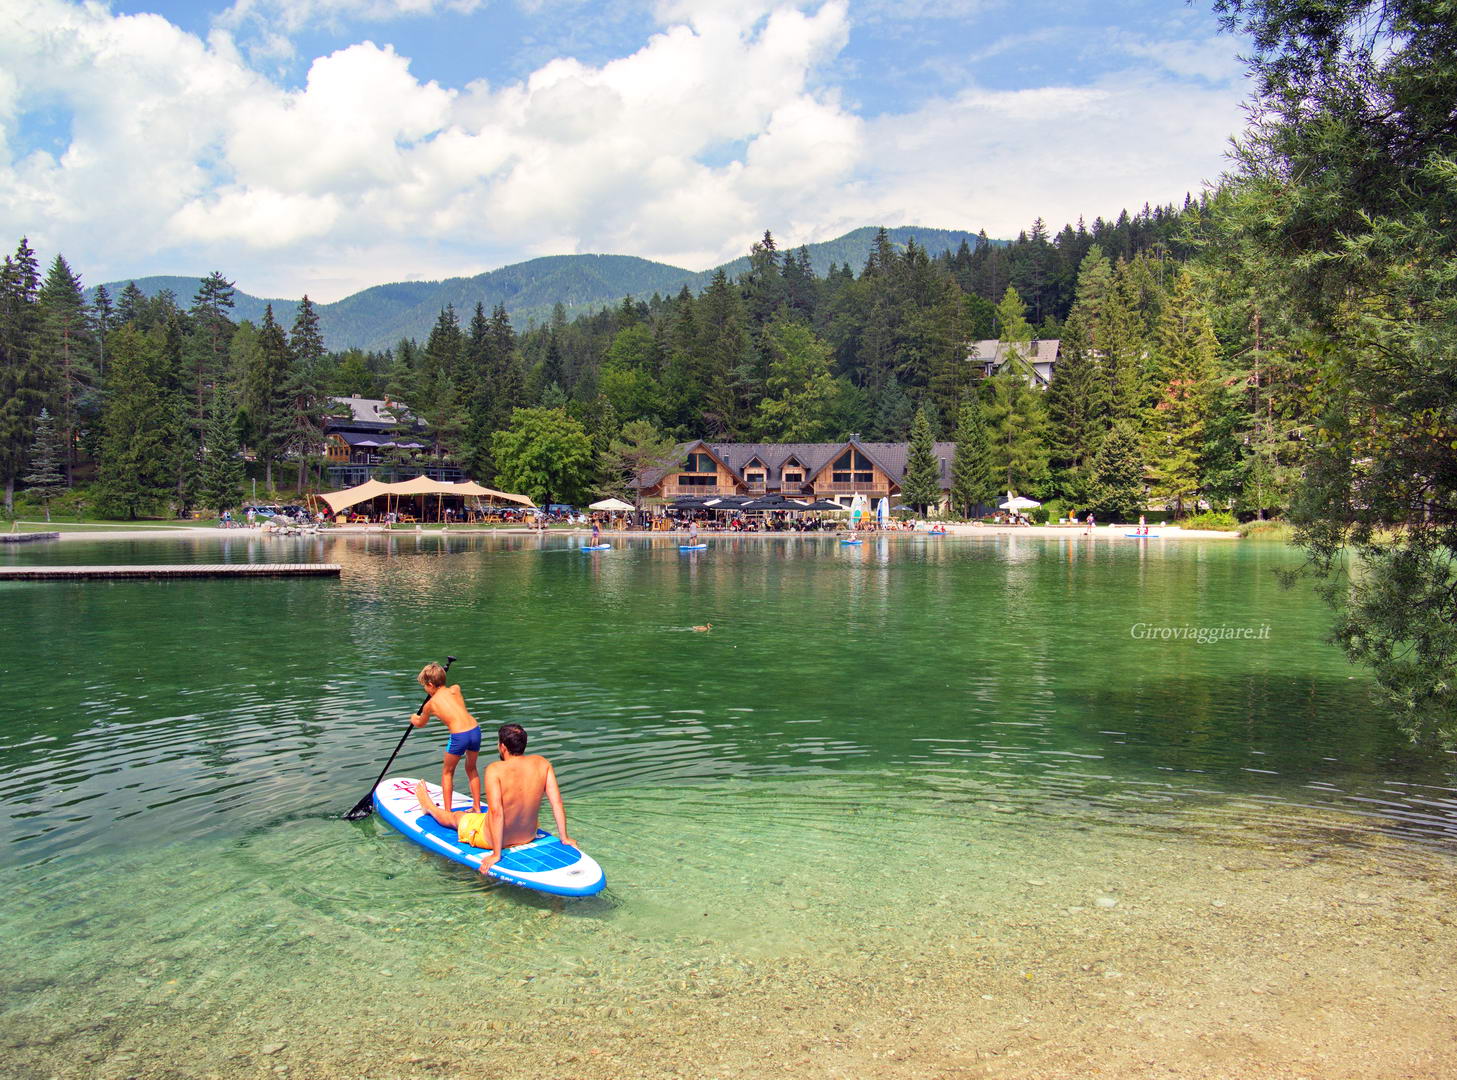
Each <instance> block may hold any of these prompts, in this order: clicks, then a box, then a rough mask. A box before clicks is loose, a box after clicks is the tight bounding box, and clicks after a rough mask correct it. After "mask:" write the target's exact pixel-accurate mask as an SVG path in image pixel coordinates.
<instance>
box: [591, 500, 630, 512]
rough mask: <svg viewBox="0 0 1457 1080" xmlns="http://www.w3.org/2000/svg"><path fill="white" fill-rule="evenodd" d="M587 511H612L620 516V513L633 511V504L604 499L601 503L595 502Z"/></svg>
mask: <svg viewBox="0 0 1457 1080" xmlns="http://www.w3.org/2000/svg"><path fill="white" fill-rule="evenodd" d="M587 509H588V510H610V511H613V512H615V513H619V514H620V513H624V512H626V511H628V510H631V509H632V504H631V503H625V502H623V501H622V500H621V499H603V500H601V501H600V502H594V503H593V504H592V505H591V506H589V507H587Z"/></svg>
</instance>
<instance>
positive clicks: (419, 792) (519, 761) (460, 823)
mask: <svg viewBox="0 0 1457 1080" xmlns="http://www.w3.org/2000/svg"><path fill="white" fill-rule="evenodd" d="M496 752H497V753H498V754H499V755H500V758H501V760H500V761H493V762H491V763H490V764H489V765H487V766H486V810H485V812H484V813H482V812H481V809H480V804H479V801H477V804H476V808H475V809H474V810H470V811H465V810H460V811H453V810H449V809H446V808H444V807H440V806H436V805H435V803H434V801H433V800H431V798H430V791H429V789H428V788H426V786H425V784H424V782H423V781H421V782H420V783H419V784H418V785H416V787H415V797H416V798H417V799H419V800H420V807H421V809H423V810H424V811H425V812H426V813H427V814H429V815H430V816H431V817H433V818H434V819H435V820H436V821H438V822H439V823H440V824H442V825H444V826H445V827H446V828H448V829H454V830H455V834H456V836H457V837H459V838H460V841H461V843H464V844H469V845H471V847H478V848H486V849H488V850H489V851H490V854H489V855H487V856H485V857H484V858H483V859H481V873H483V874H484V873H485V872H486V871H487V870H489V869H490V868H491V867H493V866H495V865H496V863H498V862H500V861H501V851H502V850H503V849H504V848H509V847H515V846H516V845H517V844H529V843H530V842H531V841H532V840H535V839H536V830H537V829H538V828H540V815H541V800H542V798H543V797H545V798H546V801H547V802H549V803H550V804H551V814H552V817H554V818H555V819H556V832H557V839H559V840H560V841H561V842H562V843H563V844H566V845H567V846H568V847H576V846H577V844H576V841H574V840H573V839H572V838H571V837H570V836H568V835H567V812H566V809H565V808H564V807H563V806H562V793H561V789H560V788H559V787H557V782H556V770H554V769H553V768H552V767H551V762H550V761H547V760H546V758H544V757H542V756H541V755H540V754H528V753H527V752H526V729H525V728H523V727H522V726H521V725H520V724H502V725H501V729H500V730H499V731H498V732H497V733H496Z"/></svg>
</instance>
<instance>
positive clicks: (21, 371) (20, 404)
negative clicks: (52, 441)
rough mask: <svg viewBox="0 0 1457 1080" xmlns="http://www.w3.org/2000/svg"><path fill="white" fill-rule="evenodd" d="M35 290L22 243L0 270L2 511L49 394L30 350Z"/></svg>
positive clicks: (32, 266) (30, 256) (30, 258)
mask: <svg viewBox="0 0 1457 1080" xmlns="http://www.w3.org/2000/svg"><path fill="white" fill-rule="evenodd" d="M39 289H40V276H39V273H38V270H37V263H36V258H35V252H34V251H33V250H31V247H30V245H29V244H27V243H26V242H25V240H24V239H23V238H22V239H21V241H20V244H19V246H18V247H17V248H16V251H15V257H14V258H13V259H12V258H11V257H10V256H8V255H7V256H6V257H5V262H4V265H3V267H0V479H3V480H4V482H5V509H6V510H7V511H9V510H10V509H11V507H12V505H13V502H14V494H15V481H16V479H17V478H18V477H19V476H20V474H21V472H22V471H23V470H24V469H25V464H26V460H25V459H26V454H27V453H28V451H29V449H30V444H31V440H32V439H33V438H34V433H35V420H36V417H38V416H39V415H40V411H41V409H43V408H45V405H46V402H47V401H48V400H49V394H50V390H51V385H50V382H51V380H50V376H51V373H50V372H49V371H48V370H47V368H46V366H45V365H44V364H43V363H42V362H41V359H40V357H39V355H38V354H37V352H36V349H35V334H36V330H37V327H38V325H39V313H38V311H37V305H36V297H37V293H38V292H39Z"/></svg>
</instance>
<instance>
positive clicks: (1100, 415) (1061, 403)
mask: <svg viewBox="0 0 1457 1080" xmlns="http://www.w3.org/2000/svg"><path fill="white" fill-rule="evenodd" d="M1108 413H1109V409H1108V379H1107V376H1106V375H1105V374H1104V373H1103V369H1102V363H1101V362H1100V361H1099V359H1098V358H1097V356H1096V355H1095V354H1094V352H1093V350H1092V349H1091V348H1089V346H1088V344H1087V321H1086V319H1085V317H1084V315H1083V309H1082V308H1074V310H1073V315H1072V317H1071V318H1070V319H1069V320H1068V324H1067V326H1066V327H1065V328H1064V332H1063V336H1062V342H1061V345H1060V347H1059V350H1058V359H1057V370H1056V373H1055V374H1054V376H1053V379H1052V384H1051V385H1050V386H1049V387H1048V389H1047V415H1048V440H1047V441H1048V450H1049V453H1050V456H1051V464H1052V466H1053V470H1054V478H1055V481H1056V487H1057V490H1058V491H1059V492H1060V493H1062V494H1063V495H1065V496H1067V497H1068V498H1069V499H1071V500H1072V501H1073V502H1074V503H1082V502H1083V501H1085V500H1086V498H1087V496H1088V490H1089V489H1088V477H1089V473H1088V464H1089V462H1091V461H1092V458H1093V455H1095V454H1096V453H1097V452H1098V447H1099V445H1100V444H1101V443H1102V440H1103V436H1104V434H1105V433H1106V432H1107V430H1108V427H1109V425H1110V418H1109V415H1108Z"/></svg>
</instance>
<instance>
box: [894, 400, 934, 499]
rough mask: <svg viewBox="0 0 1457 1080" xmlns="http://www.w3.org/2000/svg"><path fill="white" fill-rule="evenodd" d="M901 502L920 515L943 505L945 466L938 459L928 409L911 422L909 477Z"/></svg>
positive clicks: (903, 482) (903, 488) (907, 452)
mask: <svg viewBox="0 0 1457 1080" xmlns="http://www.w3.org/2000/svg"><path fill="white" fill-rule="evenodd" d="M901 500H902V501H903V502H908V503H910V504H911V505H912V506H914V507H915V508H916V510H917V512H919V513H920V514H922V515H924V514H925V513H926V509H927V507H932V506H940V505H941V466H940V463H939V462H937V460H936V444H935V435H934V434H933V433H932V431H931V421H930V420H929V419H927V417H926V410H925V409H924V408H922V409H917V410H916V418H915V419H914V420H912V421H911V444H910V446H909V448H908V449H907V451H906V475H905V479H904V480H903V481H902V482H901Z"/></svg>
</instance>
